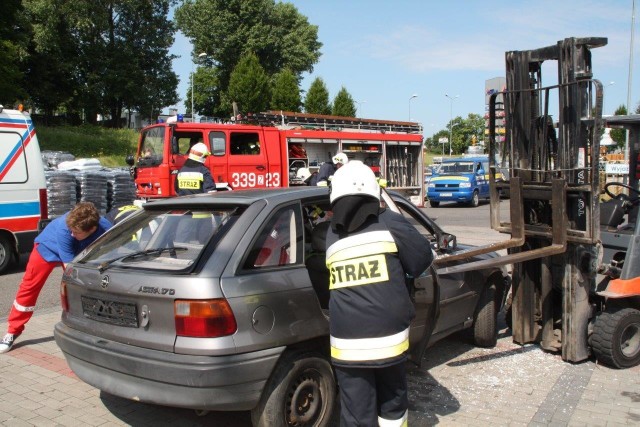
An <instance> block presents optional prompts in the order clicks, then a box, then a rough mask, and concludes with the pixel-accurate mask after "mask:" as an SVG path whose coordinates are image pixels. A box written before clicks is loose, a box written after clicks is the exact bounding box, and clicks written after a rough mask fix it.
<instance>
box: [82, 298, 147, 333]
mask: <svg viewBox="0 0 640 427" xmlns="http://www.w3.org/2000/svg"><path fill="white" fill-rule="evenodd" d="M82 313H83V314H84V316H85V317H88V318H89V319H93V320H96V321H98V322H102V323H109V324H111V325H117V326H127V327H131V328H137V327H138V309H137V307H136V305H135V304H129V303H125V302H119V301H108V300H103V299H98V298H91V297H82Z"/></svg>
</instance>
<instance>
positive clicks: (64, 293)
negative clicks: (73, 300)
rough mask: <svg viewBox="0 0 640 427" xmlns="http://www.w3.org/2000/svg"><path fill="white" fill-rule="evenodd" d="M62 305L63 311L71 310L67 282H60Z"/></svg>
mask: <svg viewBox="0 0 640 427" xmlns="http://www.w3.org/2000/svg"><path fill="white" fill-rule="evenodd" d="M60 305H61V306H62V311H65V312H68V311H69V300H68V299H67V284H66V283H65V282H60Z"/></svg>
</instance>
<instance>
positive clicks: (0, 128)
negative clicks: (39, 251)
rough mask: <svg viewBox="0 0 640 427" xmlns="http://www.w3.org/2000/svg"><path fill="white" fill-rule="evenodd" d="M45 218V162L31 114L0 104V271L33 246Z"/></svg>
mask: <svg viewBox="0 0 640 427" xmlns="http://www.w3.org/2000/svg"><path fill="white" fill-rule="evenodd" d="M47 222H48V211H47V188H46V180H45V176H44V165H43V162H42V156H41V154H40V147H39V146H38V138H37V137H36V131H35V128H34V126H33V122H32V120H31V117H30V116H29V114H28V113H26V112H23V111H20V110H9V109H5V108H3V107H2V105H0V274H2V273H4V272H6V271H7V269H8V268H9V266H10V265H11V263H12V261H15V262H17V261H18V259H19V255H20V254H23V253H28V252H30V251H31V250H32V249H33V240H34V239H35V237H36V236H37V234H38V232H39V230H41V229H42V228H44V225H45V224H46V223H47Z"/></svg>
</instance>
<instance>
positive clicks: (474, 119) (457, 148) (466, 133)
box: [425, 113, 484, 156]
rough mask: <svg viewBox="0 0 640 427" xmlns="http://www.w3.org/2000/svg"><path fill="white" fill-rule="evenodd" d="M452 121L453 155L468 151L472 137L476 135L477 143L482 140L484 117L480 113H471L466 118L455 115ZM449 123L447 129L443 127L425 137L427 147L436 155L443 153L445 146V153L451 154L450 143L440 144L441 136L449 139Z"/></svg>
mask: <svg viewBox="0 0 640 427" xmlns="http://www.w3.org/2000/svg"><path fill="white" fill-rule="evenodd" d="M451 123H452V124H453V131H452V137H451V150H452V151H453V155H459V154H463V153H465V152H466V151H467V148H468V147H469V146H470V145H472V138H473V136H474V135H475V136H476V138H477V143H479V142H480V141H481V140H482V135H483V133H484V119H483V118H482V117H481V116H480V115H478V114H473V113H471V114H469V115H468V116H467V118H466V119H463V118H462V117H460V116H458V117H455V118H454V119H453V120H452V121H451ZM449 129H450V127H449V123H447V127H446V128H445V129H441V130H439V131H438V132H436V133H435V134H434V135H432V136H431V137H429V138H426V139H425V147H426V148H427V149H428V150H430V151H431V152H432V153H435V154H436V155H442V150H443V148H444V155H445V156H447V155H449V144H448V143H447V144H444V147H443V144H440V142H438V141H439V140H440V138H447V139H449Z"/></svg>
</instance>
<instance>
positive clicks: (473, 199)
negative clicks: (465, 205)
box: [469, 191, 480, 208]
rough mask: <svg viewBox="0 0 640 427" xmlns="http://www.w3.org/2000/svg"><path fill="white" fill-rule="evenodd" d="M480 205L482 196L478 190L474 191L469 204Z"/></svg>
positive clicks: (475, 206) (474, 206)
mask: <svg viewBox="0 0 640 427" xmlns="http://www.w3.org/2000/svg"><path fill="white" fill-rule="evenodd" d="M478 205H480V196H479V195H478V191H474V192H473V195H472V196H471V201H470V202H469V206H471V207H472V208H477V207H478Z"/></svg>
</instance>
